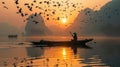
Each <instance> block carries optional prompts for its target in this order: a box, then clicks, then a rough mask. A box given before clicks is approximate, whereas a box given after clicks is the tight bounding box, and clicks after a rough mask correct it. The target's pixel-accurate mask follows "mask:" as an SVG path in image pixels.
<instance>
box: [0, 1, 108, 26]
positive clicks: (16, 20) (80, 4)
mask: <svg viewBox="0 0 120 67" xmlns="http://www.w3.org/2000/svg"><path fill="white" fill-rule="evenodd" d="M40 1H45V0H39V1H37V2H36V3H35V4H34V5H35V6H40V7H42V8H43V10H38V9H35V8H33V11H29V10H28V9H27V8H26V7H25V6H24V3H29V4H31V3H32V2H33V0H19V5H18V6H20V7H21V8H23V12H24V13H28V14H29V15H31V14H32V13H35V12H37V13H39V12H44V10H45V9H51V10H55V11H56V14H54V15H52V16H50V18H55V19H56V17H58V16H59V17H60V20H59V21H58V20H57V21H56V20H53V19H51V20H48V21H46V16H45V14H42V17H43V18H44V20H45V22H46V25H47V26H50V25H53V24H57V26H64V27H65V26H69V23H72V22H73V20H74V19H75V18H76V16H77V14H78V13H79V12H78V11H81V10H82V9H84V8H87V7H89V8H91V9H95V10H99V9H100V8H101V7H102V6H103V5H105V4H106V3H107V2H109V1H110V0H100V1H99V0H51V3H50V7H47V6H48V5H46V4H44V3H43V4H42V5H39V4H38V3H39V2H40ZM46 1H49V0H46ZM53 1H55V2H60V4H61V5H62V6H61V7H60V8H55V7H53V6H51V5H54V3H52V2H53ZM66 1H67V2H68V3H69V6H70V7H69V8H68V7H67V5H66V3H65V2H66ZM3 2H4V4H2V3H3ZM73 4H75V6H76V8H74V7H72V6H73ZM5 6H6V7H7V8H8V9H6V8H3V7H5ZM64 9H65V10H66V11H65V12H64V11H60V10H64ZM16 12H18V10H17V8H16V4H15V3H14V0H7V1H6V0H0V23H1V22H6V23H9V24H11V25H13V26H16V27H18V28H23V27H25V24H26V22H23V20H25V19H26V18H27V17H28V16H26V17H21V16H20V15H19V14H16ZM50 12H51V11H48V12H46V13H48V14H50ZM69 14H72V15H69ZM64 17H65V18H66V23H65V24H63V23H62V18H64Z"/></svg>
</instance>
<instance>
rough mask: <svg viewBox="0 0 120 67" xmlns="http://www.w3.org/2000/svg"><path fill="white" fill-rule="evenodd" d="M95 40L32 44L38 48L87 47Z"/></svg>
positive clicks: (43, 41) (42, 41)
mask: <svg viewBox="0 0 120 67" xmlns="http://www.w3.org/2000/svg"><path fill="white" fill-rule="evenodd" d="M92 40H93V39H84V40H78V41H45V40H41V41H39V42H31V43H32V44H33V45H36V46H76V47H79V46H82V47H84V46H87V45H86V43H87V42H90V41H92Z"/></svg>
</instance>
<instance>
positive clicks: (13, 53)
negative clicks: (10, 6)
mask: <svg viewBox="0 0 120 67" xmlns="http://www.w3.org/2000/svg"><path fill="white" fill-rule="evenodd" d="M50 38H51V36H49V37H24V38H18V39H17V40H16V39H8V40H7V38H5V39H4V40H6V41H1V42H0V67H6V66H8V67H14V65H13V64H14V63H17V65H18V67H20V66H24V65H26V66H27V65H31V63H30V62H31V61H32V62H33V63H32V64H33V67H35V66H36V65H37V66H38V67H45V66H46V65H48V66H49V67H54V66H56V65H57V66H58V67H66V66H67V67H71V66H72V67H85V66H88V67H119V66H120V65H119V59H120V57H119V51H120V48H119V47H120V45H119V44H120V42H119V41H120V38H95V39H94V41H92V42H90V43H87V45H88V46H90V47H92V49H85V48H75V49H74V48H71V47H33V46H32V45H31V44H30V43H29V42H30V41H31V39H33V41H39V40H40V39H45V40H50ZM70 39H71V38H70V37H53V38H51V40H58V41H59V40H70ZM81 39H85V38H81ZM1 40H2V39H1ZM21 42H22V43H23V44H20V43H21ZM35 58H36V59H35ZM24 59H26V61H24V62H21V61H22V60H24ZM11 61H13V62H11ZM53 62H54V63H53ZM26 63H28V64H26Z"/></svg>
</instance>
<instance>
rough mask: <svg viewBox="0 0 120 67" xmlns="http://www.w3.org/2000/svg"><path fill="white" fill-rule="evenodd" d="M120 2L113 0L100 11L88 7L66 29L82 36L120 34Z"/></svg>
mask: <svg viewBox="0 0 120 67" xmlns="http://www.w3.org/2000/svg"><path fill="white" fill-rule="evenodd" d="M119 3H120V1H119V0H113V1H111V2H109V3H107V4H106V5H104V6H103V7H102V8H101V9H100V10H99V11H93V10H92V9H89V8H86V9H85V10H83V11H81V12H80V13H79V14H78V16H77V17H76V19H75V20H74V23H73V24H72V25H71V26H70V27H68V28H67V29H66V30H71V31H76V32H78V34H79V35H82V36H84V35H85V36H91V35H92V36H103V35H104V36H120V31H119V29H120V8H119V6H120V4H119Z"/></svg>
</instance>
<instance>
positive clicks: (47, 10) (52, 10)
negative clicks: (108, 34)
mask: <svg viewBox="0 0 120 67" xmlns="http://www.w3.org/2000/svg"><path fill="white" fill-rule="evenodd" d="M1 3H2V5H3V8H5V9H9V8H8V7H7V6H6V5H7V4H6V2H5V1H2V2H1ZM14 3H15V5H16V8H17V10H18V11H17V12H16V14H19V15H20V16H21V17H28V16H30V15H31V14H30V13H29V12H28V13H26V12H25V10H29V11H30V12H32V13H33V14H34V16H32V17H31V18H26V19H25V20H24V22H25V21H26V20H29V19H32V18H34V17H36V16H38V15H42V16H43V17H44V20H47V21H48V20H57V21H59V20H60V19H61V18H63V17H61V16H58V12H60V14H62V15H64V17H65V18H69V16H71V15H74V11H78V12H81V9H84V6H83V4H82V3H72V2H70V0H67V1H63V0H62V1H53V0H49V1H47V0H41V1H40V0H39V1H38V0H33V1H32V2H31V3H30V2H27V3H24V4H23V5H24V6H21V5H20V4H21V3H20V2H19V0H15V1H14ZM23 7H24V8H26V9H24V8H23ZM95 7H96V8H97V7H98V5H96V6H95ZM94 9H95V8H94ZM36 10H37V11H36ZM115 11H116V12H117V11H118V10H117V9H116V10H115ZM84 13H85V15H86V16H89V17H91V14H92V13H91V11H89V10H87V11H85V10H84ZM95 13H96V12H95ZM54 15H57V16H55V17H54ZM106 15H107V14H106ZM108 18H111V16H108ZM90 20H94V19H91V18H90ZM94 21H95V22H97V20H94ZM33 22H35V24H37V23H38V22H37V21H33Z"/></svg>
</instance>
